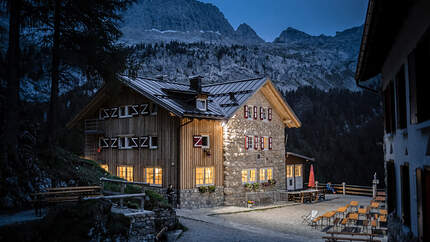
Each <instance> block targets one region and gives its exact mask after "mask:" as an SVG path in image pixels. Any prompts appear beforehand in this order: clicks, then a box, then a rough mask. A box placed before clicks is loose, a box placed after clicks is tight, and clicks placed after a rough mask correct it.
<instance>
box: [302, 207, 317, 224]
mask: <svg viewBox="0 0 430 242" xmlns="http://www.w3.org/2000/svg"><path fill="white" fill-rule="evenodd" d="M317 216H318V210H312V211H310V212H309V213H308V214H305V215H303V216H302V218H303V221H302V223H304V224H311V222H312V220H314V219H315V218H316V217H317Z"/></svg>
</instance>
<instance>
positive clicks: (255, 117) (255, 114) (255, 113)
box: [254, 106, 258, 119]
mask: <svg viewBox="0 0 430 242" xmlns="http://www.w3.org/2000/svg"><path fill="white" fill-rule="evenodd" d="M257 118H258V115H257V106H254V119H257Z"/></svg>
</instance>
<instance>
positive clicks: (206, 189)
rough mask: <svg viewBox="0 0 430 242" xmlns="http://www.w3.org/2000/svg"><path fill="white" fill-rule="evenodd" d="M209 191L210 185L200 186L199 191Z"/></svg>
mask: <svg viewBox="0 0 430 242" xmlns="http://www.w3.org/2000/svg"><path fill="white" fill-rule="evenodd" d="M207 191H208V187H205V186H201V187H199V192H200V193H205V192H207Z"/></svg>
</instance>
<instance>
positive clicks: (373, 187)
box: [372, 180, 376, 199]
mask: <svg viewBox="0 0 430 242" xmlns="http://www.w3.org/2000/svg"><path fill="white" fill-rule="evenodd" d="M372 197H373V199H375V198H376V180H373V185H372Z"/></svg>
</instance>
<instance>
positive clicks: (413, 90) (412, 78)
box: [408, 50, 418, 124]
mask: <svg viewBox="0 0 430 242" xmlns="http://www.w3.org/2000/svg"><path fill="white" fill-rule="evenodd" d="M408 71H409V72H408V74H409V110H410V118H411V119H410V123H411V124H416V123H418V111H417V86H416V74H415V50H414V51H412V52H411V53H410V54H409V56H408Z"/></svg>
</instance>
